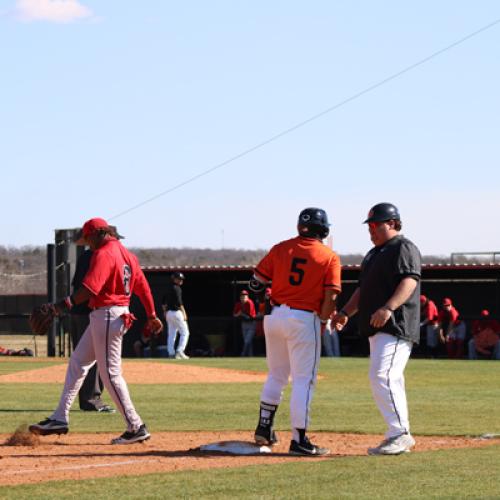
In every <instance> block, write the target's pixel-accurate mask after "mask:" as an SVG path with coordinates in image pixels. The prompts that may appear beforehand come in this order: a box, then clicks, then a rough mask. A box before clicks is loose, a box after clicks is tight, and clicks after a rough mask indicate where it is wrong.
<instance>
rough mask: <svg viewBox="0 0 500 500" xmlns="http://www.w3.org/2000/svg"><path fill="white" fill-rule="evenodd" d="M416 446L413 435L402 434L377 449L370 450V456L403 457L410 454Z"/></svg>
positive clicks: (391, 438)
mask: <svg viewBox="0 0 500 500" xmlns="http://www.w3.org/2000/svg"><path fill="white" fill-rule="evenodd" d="M414 446H415V440H414V439H413V436H412V435H411V434H400V435H399V436H393V437H390V438H387V439H385V440H384V441H382V442H381V443H380V444H379V445H378V446H377V447H376V448H368V455H401V453H409V452H410V450H411V448H413V447H414Z"/></svg>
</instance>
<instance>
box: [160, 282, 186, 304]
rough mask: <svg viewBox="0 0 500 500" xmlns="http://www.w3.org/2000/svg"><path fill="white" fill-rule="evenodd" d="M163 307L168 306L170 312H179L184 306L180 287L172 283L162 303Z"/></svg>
mask: <svg viewBox="0 0 500 500" xmlns="http://www.w3.org/2000/svg"><path fill="white" fill-rule="evenodd" d="M161 303H162V304H163V305H165V304H166V305H167V309H168V310H169V311H178V310H179V309H180V307H181V306H182V305H183V304H182V289H181V287H180V286H179V285H176V284H175V283H174V282H171V283H169V284H168V285H167V289H166V290H165V295H163V299H162V301H161Z"/></svg>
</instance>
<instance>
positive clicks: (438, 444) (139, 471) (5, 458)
mask: <svg viewBox="0 0 500 500" xmlns="http://www.w3.org/2000/svg"><path fill="white" fill-rule="evenodd" d="M112 437H115V436H114V435H112V434H104V433H103V434H71V433H70V434H68V435H66V436H61V437H55V436H49V437H44V438H41V444H40V445H38V446H7V445H6V444H2V445H1V446H0V464H1V468H2V474H1V475H0V484H2V485H7V484H10V485H12V484H27V483H41V482H45V481H58V480H68V479H70V480H79V479H87V478H100V477H112V476H137V475H143V474H150V473H154V472H173V471H180V470H201V469H209V468H222V467H224V468H227V467H241V466H245V465H250V464H264V463H265V464H276V463H285V462H293V461H297V460H335V459H336V458H338V457H344V456H361V455H366V449H367V448H368V447H369V446H373V445H375V444H377V443H378V442H379V441H380V440H381V439H382V437H381V436H373V435H357V434H332V433H321V434H316V435H314V434H312V437H313V439H314V440H316V441H317V442H318V443H320V444H321V445H322V446H328V447H329V448H330V450H331V454H330V455H329V456H326V457H322V458H303V457H293V456H290V455H288V454H287V449H288V443H289V440H290V433H288V432H280V439H281V443H280V444H278V445H277V446H275V448H274V450H273V453H271V454H266V455H258V456H233V455H224V454H220V453H206V452H200V451H199V449H198V448H199V446H201V445H202V444H207V443H213V442H216V441H230V440H238V441H241V440H247V441H248V440H250V439H251V437H252V436H251V433H250V432H189V433H183V432H173V433H172V432H170V433H167V432H158V433H153V435H152V438H151V439H150V440H149V441H147V442H145V443H138V444H134V445H127V446H124V445H111V444H110V440H111V438H112ZM0 439H1V442H2V443H5V441H6V440H7V439H8V436H6V435H1V436H0ZM416 439H417V446H416V448H415V452H417V453H418V452H421V451H427V450H439V449H447V448H468V447H482V446H489V445H492V444H500V439H491V440H479V439H472V438H461V437H443V436H440V437H429V436H426V437H417V438H416ZM373 460H377V458H376V457H373Z"/></svg>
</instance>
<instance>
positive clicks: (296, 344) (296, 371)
mask: <svg viewBox="0 0 500 500" xmlns="http://www.w3.org/2000/svg"><path fill="white" fill-rule="evenodd" d="M264 332H265V338H266V357H267V366H268V369H269V373H268V376H267V380H266V382H265V384H264V387H263V389H262V393H261V398H260V400H261V401H265V402H266V403H269V404H273V405H279V404H280V403H281V400H282V397H283V389H284V388H285V387H286V385H287V384H288V377H289V376H290V375H291V377H292V394H291V397H290V419H291V425H292V428H294V429H307V427H308V425H309V421H310V415H309V413H310V408H311V401H312V397H313V392H314V388H315V385H316V377H317V374H318V367H319V360H320V355H321V334H320V321H319V318H318V317H317V316H316V314H314V313H311V312H307V311H301V310H297V309H290V308H289V307H288V306H285V305H282V306H280V307H275V308H273V311H272V313H271V314H270V315H268V316H264Z"/></svg>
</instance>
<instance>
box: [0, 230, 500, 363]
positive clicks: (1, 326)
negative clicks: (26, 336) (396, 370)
mask: <svg viewBox="0 0 500 500" xmlns="http://www.w3.org/2000/svg"><path fill="white" fill-rule="evenodd" d="M75 231H76V230H58V231H56V240H55V244H51V245H48V247H47V289H48V293H47V295H46V296H43V295H33V296H24V295H9V296H3V297H0V333H2V332H5V333H7V332H11V333H13V332H17V333H29V329H28V326H27V317H28V316H29V313H30V311H31V309H32V307H33V306H34V305H38V304H40V303H43V302H46V301H47V300H48V301H54V300H60V299H61V298H63V297H64V296H65V295H67V294H69V293H70V281H71V277H72V275H73V273H74V269H75V262H76V259H77V257H78V254H79V252H80V251H81V250H82V249H81V247H76V245H74V243H73V237H74V233H75ZM143 269H144V272H145V274H146V277H147V279H148V281H149V283H150V285H151V288H152V291H153V295H154V299H155V303H156V308H157V312H158V314H160V312H161V299H162V296H163V293H164V290H165V285H166V283H167V282H168V280H169V279H170V274H171V273H172V272H174V271H181V272H183V273H184V274H185V276H186V280H185V282H184V285H183V295H184V299H185V303H186V309H187V312H188V315H189V325H190V330H191V338H190V342H189V345H188V352H189V353H191V354H195V355H212V354H215V355H238V354H239V352H240V349H241V335H240V328H239V324H238V322H237V321H236V320H234V319H233V317H232V310H233V307H234V304H235V303H236V301H237V300H238V297H239V293H240V291H241V289H242V288H244V287H245V286H246V284H247V283H248V280H249V279H250V277H251V275H252V268H251V267H246V266H231V265H228V266H187V267H168V266H167V267H145V268H143ZM359 272H360V267H359V266H344V267H343V270H342V277H343V293H342V294H341V296H340V297H339V305H340V306H342V305H343V304H344V302H345V301H346V300H347V298H348V297H349V296H350V294H351V293H352V291H353V290H354V288H355V286H356V284H357V280H358V278H359ZM422 293H423V294H425V295H426V296H428V297H429V298H431V299H432V300H434V301H435V302H436V304H437V305H438V306H439V305H440V303H441V301H442V299H443V298H444V297H450V298H451V299H452V300H453V303H454V305H455V306H456V308H457V309H458V310H459V312H460V313H461V316H462V318H463V319H464V320H465V321H466V324H467V325H468V326H469V325H470V322H471V321H472V320H473V319H476V318H479V315H480V311H481V310H483V309H488V310H489V311H490V314H491V317H493V318H497V319H499V318H500V264H499V263H495V262H494V263H492V264H477V263H476V264H472V263H470V264H448V265H442V264H440V265H432V264H426V265H424V266H423V269H422ZM251 298H252V299H254V300H257V301H258V300H259V299H260V297H256V296H255V295H251ZM131 308H132V311H133V312H134V313H135V315H136V316H137V317H138V321H137V322H136V323H135V324H134V326H133V328H132V330H131V331H130V332H129V333H128V334H127V335H126V336H125V338H124V356H133V355H134V353H133V348H132V345H133V342H134V340H136V339H138V338H139V337H140V334H141V329H142V326H143V324H144V320H145V319H144V311H143V310H142V306H141V305H140V303H139V301H138V300H136V299H133V301H132V304H131ZM61 331H67V330H66V326H65V325H64V323H62V324H58V322H55V324H54V327H53V329H52V331H51V333H50V334H49V337H48V339H47V340H48V350H47V351H48V354H49V355H51V356H54V355H59V356H66V355H68V354H69V352H68V349H69V347H68V346H67V345H66V344H65V342H64V339H62V340H61V334H60V332H61ZM160 342H161V343H163V344H165V343H166V339H165V333H163V334H162V337H161V339H160ZM255 347H256V352H257V353H259V352H260V354H263V339H262V338H257V339H256V346H255ZM341 348H342V352H343V355H347V356H356V355H365V354H367V352H368V346H367V343H366V341H364V340H362V339H360V337H359V336H358V334H357V329H356V324H355V320H354V321H350V322H349V326H348V328H347V329H346V331H345V332H343V333H342V335H341ZM416 352H417V354H418V352H419V350H418V349H417V350H416Z"/></svg>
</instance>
